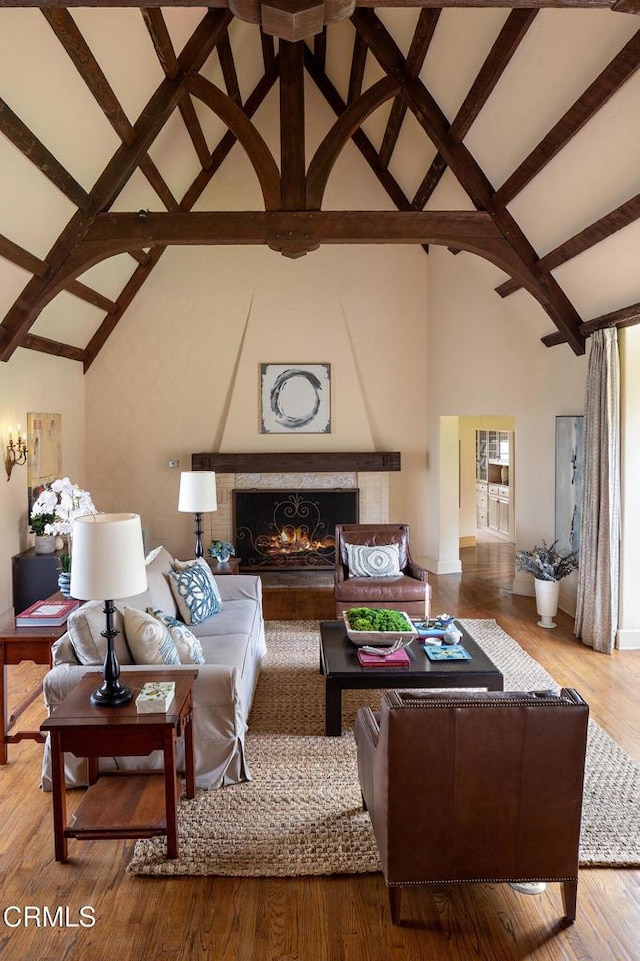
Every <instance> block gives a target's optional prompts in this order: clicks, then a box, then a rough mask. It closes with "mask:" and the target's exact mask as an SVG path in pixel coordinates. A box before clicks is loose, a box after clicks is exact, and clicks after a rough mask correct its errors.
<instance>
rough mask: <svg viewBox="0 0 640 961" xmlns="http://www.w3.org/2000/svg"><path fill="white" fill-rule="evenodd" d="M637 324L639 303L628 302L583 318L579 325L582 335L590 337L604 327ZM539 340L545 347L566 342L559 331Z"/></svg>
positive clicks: (639, 319)
mask: <svg viewBox="0 0 640 961" xmlns="http://www.w3.org/2000/svg"><path fill="white" fill-rule="evenodd" d="M638 324H640V303H637V304H629V306H628V307H621V308H620V309H619V310H612V311H611V312H610V313H608V314H601V315H600V316H599V317H594V318H593V319H592V320H585V322H584V323H583V324H582V325H581V326H580V331H581V333H582V335H583V337H590V336H591V334H593V333H595V332H596V330H603V329H604V328H606V327H618V328H622V327H636V326H637V325H638ZM541 340H542V343H543V344H544V346H545V347H557V346H558V345H559V344H564V343H566V339H565V338H564V337H563V335H562V334H561V333H560V331H554V333H552V334H546V335H545V336H544V337H542V338H541Z"/></svg>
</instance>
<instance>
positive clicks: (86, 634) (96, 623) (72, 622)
mask: <svg viewBox="0 0 640 961" xmlns="http://www.w3.org/2000/svg"><path fill="white" fill-rule="evenodd" d="M113 626H114V629H115V630H117V631H118V633H117V634H116V636H115V638H114V644H113V646H114V650H115V652H116V655H117V657H118V661H119V663H120V664H131V663H132V661H131V652H130V651H129V648H128V646H127V641H126V638H125V634H124V618H123V616H122V611H121V610H120V609H119V608H118V607H116V609H115V613H114V616H113ZM105 627H106V618H105V614H104V601H88V602H87V603H86V604H83V605H82V606H81V607H78V608H77V609H76V610H75V611H73V612H72V613H71V614H70V615H69V618H68V620H67V631H68V633H69V640H70V641H71V644H72V646H73V649H74V651H75V655H76V657H77V658H78V663H79V664H85V665H92V664H102V663H103V661H104V656H105V654H106V651H107V641H106V638H104V637H102V631H104V630H105Z"/></svg>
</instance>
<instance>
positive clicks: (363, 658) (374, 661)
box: [358, 648, 411, 667]
mask: <svg viewBox="0 0 640 961" xmlns="http://www.w3.org/2000/svg"><path fill="white" fill-rule="evenodd" d="M358 660H359V661H360V664H361V665H362V667H409V665H410V664H411V659H410V658H409V655H408V654H407V652H406V651H405V650H404V649H403V648H401V649H400V650H399V651H395V653H394V654H385V655H383V656H380V655H379V654H367V653H366V651H358Z"/></svg>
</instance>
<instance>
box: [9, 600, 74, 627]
mask: <svg viewBox="0 0 640 961" xmlns="http://www.w3.org/2000/svg"><path fill="white" fill-rule="evenodd" d="M79 605H80V601H76V600H73V598H70V599H69V600H68V601H67V600H62V601H36V602H35V604H32V605H31V607H28V608H27V609H26V611H22V613H21V614H18V615H17V617H16V627H62V625H63V624H64V623H65V621H66V620H67V618H68V617H69V614H71V612H72V611H75V609H76V607H78V606H79Z"/></svg>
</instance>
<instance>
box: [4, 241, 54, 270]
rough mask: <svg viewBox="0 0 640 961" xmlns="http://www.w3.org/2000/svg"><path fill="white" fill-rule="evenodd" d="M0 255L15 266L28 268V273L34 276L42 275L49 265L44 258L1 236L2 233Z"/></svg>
mask: <svg viewBox="0 0 640 961" xmlns="http://www.w3.org/2000/svg"><path fill="white" fill-rule="evenodd" d="M0 257H4V259H5V260H9V261H11V263H12V264H15V265H16V266H17V267H22V269H23V270H28V271H29V273H30V274H35V275H36V277H44V275H45V274H46V272H47V270H48V269H49V265H48V264H47V263H45V261H44V260H40V258H39V257H35V256H34V255H33V254H31V253H29V251H28V250H25V249H24V247H20V245H19V244H14V242H13V241H12V240H9V238H8V237H3V236H2V234H0Z"/></svg>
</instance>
